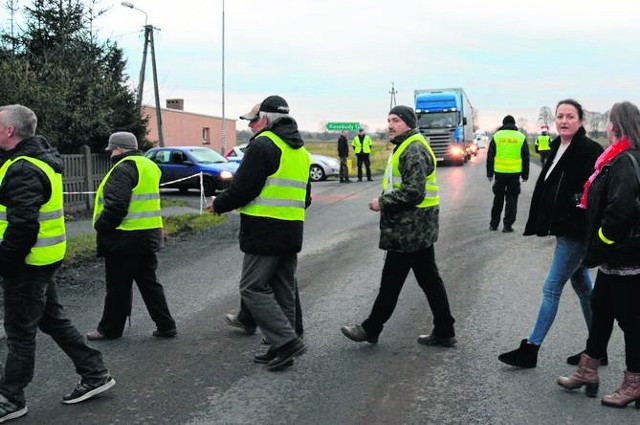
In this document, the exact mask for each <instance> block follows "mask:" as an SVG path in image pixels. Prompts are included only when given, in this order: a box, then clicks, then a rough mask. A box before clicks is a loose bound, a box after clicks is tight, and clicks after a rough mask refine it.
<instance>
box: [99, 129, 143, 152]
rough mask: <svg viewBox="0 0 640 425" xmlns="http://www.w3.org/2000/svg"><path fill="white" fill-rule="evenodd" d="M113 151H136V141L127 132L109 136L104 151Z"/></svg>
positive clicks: (134, 137) (131, 134) (118, 132)
mask: <svg viewBox="0 0 640 425" xmlns="http://www.w3.org/2000/svg"><path fill="white" fill-rule="evenodd" d="M114 149H125V150H136V149H138V139H136V136H134V135H133V133H129V132H128V131H117V132H115V133H113V134H112V135H111V136H109V144H108V145H107V148H106V149H105V151H112V150H114Z"/></svg>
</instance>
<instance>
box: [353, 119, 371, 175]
mask: <svg viewBox="0 0 640 425" xmlns="http://www.w3.org/2000/svg"><path fill="white" fill-rule="evenodd" d="M351 145H352V146H353V152H354V153H355V154H356V159H357V161H358V181H359V182H361V181H362V166H363V165H364V167H365V170H366V173H367V180H368V181H371V160H370V159H369V156H370V155H371V137H369V135H368V134H365V132H364V128H360V129H359V130H358V134H356V135H355V137H354V138H353V140H352V141H351Z"/></svg>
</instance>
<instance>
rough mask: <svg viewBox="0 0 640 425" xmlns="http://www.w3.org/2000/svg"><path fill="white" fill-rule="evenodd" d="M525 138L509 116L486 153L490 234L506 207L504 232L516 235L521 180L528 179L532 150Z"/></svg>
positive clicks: (496, 227)
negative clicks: (490, 187)
mask: <svg viewBox="0 0 640 425" xmlns="http://www.w3.org/2000/svg"><path fill="white" fill-rule="evenodd" d="M525 138H526V137H525V135H524V134H522V133H521V132H520V131H518V127H516V120H515V119H514V118H513V117H512V116H511V115H507V116H505V117H504V119H503V120H502V127H500V128H499V129H498V130H497V131H496V132H495V133H494V134H493V137H492V138H491V142H490V143H489V150H488V152H487V178H488V179H489V182H493V177H494V175H495V182H494V183H493V193H494V197H493V207H492V208H491V221H490V222H489V229H490V230H498V224H500V215H501V214H502V207H503V205H504V220H503V228H502V231H503V232H504V233H509V232H513V223H515V221H516V213H517V211H518V195H519V194H520V179H521V178H522V181H523V182H526V181H527V180H528V179H529V147H528V146H527V142H526V140H525Z"/></svg>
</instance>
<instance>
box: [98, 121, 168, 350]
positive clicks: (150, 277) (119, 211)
mask: <svg viewBox="0 0 640 425" xmlns="http://www.w3.org/2000/svg"><path fill="white" fill-rule="evenodd" d="M106 150H107V151H110V152H111V162H112V163H113V164H114V165H113V167H111V169H110V170H109V172H108V173H107V175H106V176H105V177H104V179H102V182H101V183H100V185H99V186H98V190H97V193H96V199H95V205H94V210H93V227H94V228H95V229H96V232H97V237H96V238H97V244H98V255H100V256H103V257H104V263H105V273H106V278H105V280H106V286H107V288H106V289H107V293H106V296H105V299H104V310H103V312H102V318H101V319H100V323H99V324H98V328H97V329H96V330H94V331H91V332H89V333H87V339H90V340H103V339H115V338H120V337H121V336H122V332H123V330H124V326H125V323H126V319H127V316H130V315H131V305H132V300H131V296H132V292H131V287H132V285H133V281H134V280H135V282H136V284H137V285H138V289H139V290H140V295H142V300H143V301H144V304H145V305H146V307H147V310H148V311H149V315H150V316H151V320H153V321H154V323H155V325H156V330H154V331H153V336H155V337H159V338H173V337H175V336H176V335H177V333H178V331H177V329H176V323H175V321H174V320H173V318H172V317H171V313H169V307H168V306H167V300H166V298H165V294H164V288H163V287H162V285H161V284H160V282H159V281H158V278H157V276H156V269H157V268H158V259H157V257H156V251H158V250H160V248H161V247H162V242H163V241H162V237H163V236H162V215H161V211H160V189H159V187H160V175H161V172H160V169H159V168H158V166H157V165H156V164H155V163H154V162H153V161H151V160H150V159H148V158H145V157H144V156H142V155H141V153H140V152H139V151H138V140H137V139H136V136H134V135H133V134H132V133H129V132H126V131H118V132H116V133H113V134H112V135H111V136H109V144H108V146H107V148H106Z"/></svg>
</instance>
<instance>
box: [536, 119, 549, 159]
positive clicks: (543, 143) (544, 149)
mask: <svg viewBox="0 0 640 425" xmlns="http://www.w3.org/2000/svg"><path fill="white" fill-rule="evenodd" d="M550 143H551V137H550V136H549V127H547V126H542V127H541V128H540V135H538V137H537V138H536V143H535V148H536V152H537V153H538V155H540V166H541V167H544V163H545V162H546V161H547V156H548V155H549V151H550V150H551V146H550Z"/></svg>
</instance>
